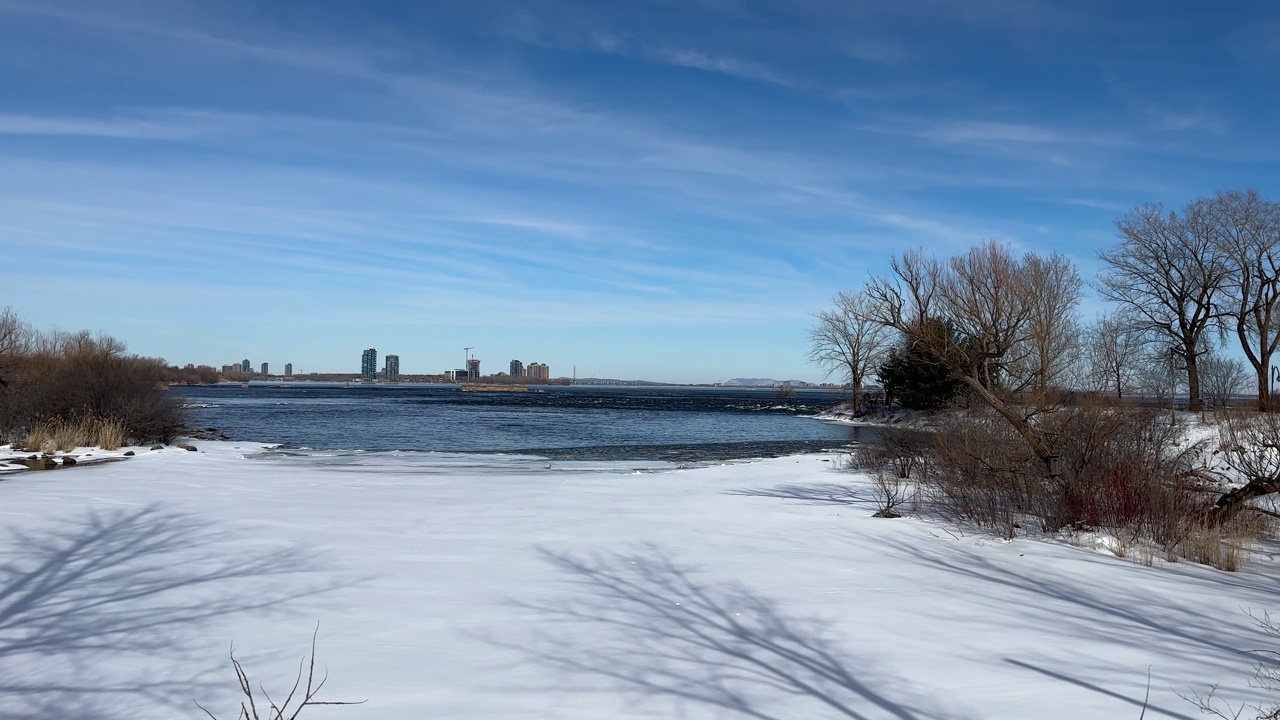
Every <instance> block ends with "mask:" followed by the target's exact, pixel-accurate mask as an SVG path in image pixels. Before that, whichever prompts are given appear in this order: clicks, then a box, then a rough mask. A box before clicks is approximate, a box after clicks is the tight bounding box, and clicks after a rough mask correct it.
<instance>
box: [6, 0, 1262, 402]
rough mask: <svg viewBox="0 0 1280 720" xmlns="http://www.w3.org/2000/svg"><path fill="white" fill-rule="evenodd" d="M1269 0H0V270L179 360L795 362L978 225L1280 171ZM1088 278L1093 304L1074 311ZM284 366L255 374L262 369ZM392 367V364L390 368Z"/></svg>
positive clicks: (651, 366)
mask: <svg viewBox="0 0 1280 720" xmlns="http://www.w3.org/2000/svg"><path fill="white" fill-rule="evenodd" d="M1278 27H1280V6H1277V5H1275V4H1274V3H1261V2H1245V3H1209V2H1203V1H1201V2H1197V1H1192V2H1185V3H1176V4H1172V5H1166V4H1161V5H1156V4H1154V3H1149V2H1148V3H1071V2H1065V1H1064V2H1052V1H1049V2H1039V1H1037V2H1028V1H1025V0H982V2H976V3H963V2H957V3H937V2H927V1H925V0H902V1H901V2H895V3H883V2H869V1H865V0H850V2H846V3H825V4H824V3H816V4H815V3H791V4H787V3H764V2H757V1H753V0H741V1H736V0H735V2H728V3H724V2H716V3H692V4H688V5H687V6H686V5H682V6H680V8H679V12H673V11H672V6H670V5H668V4H660V3H653V2H645V1H643V0H641V1H638V2H634V3H593V2H583V1H581V0H565V1H564V2H557V3H550V4H546V3H533V4H529V3H516V2H503V1H501V0H495V1H494V2H489V1H488V0H484V1H482V2H481V3H479V4H473V3H402V4H399V5H395V6H390V5H386V4H379V3H373V4H367V3H343V2H337V1H336V0H317V1H316V2H313V3H304V4H300V5H299V4H279V3H248V4H246V3H235V2H232V3H217V2H208V1H203V0H198V1H197V2H188V3H169V2H164V1H163V0H136V1H134V2H127V3H102V2H95V1H94V0H59V1H58V2H49V1H48V0H0V78H2V81H0V82H2V87H3V92H0V188H2V189H3V192H0V247H3V249H4V250H5V251H6V253H5V254H6V256H8V257H12V258H20V259H21V262H10V263H5V264H3V265H0V286H3V287H4V288H5V300H4V301H3V302H5V303H9V304H11V305H12V306H13V308H14V310H15V311H16V312H17V313H18V314H19V315H20V316H22V317H24V318H26V319H27V320H29V321H31V322H32V323H34V324H36V325H38V326H40V327H59V328H65V329H77V330H78V329H81V328H85V329H89V330H91V331H95V332H96V331H102V332H106V333H108V334H110V335H113V336H115V337H118V338H120V339H122V340H124V341H126V342H127V343H128V345H129V349H130V351H132V352H136V353H140V354H143V355H149V356H159V357H163V358H165V359H167V360H168V361H169V362H171V363H174V364H179V365H181V364H183V363H187V362H193V363H200V364H205V363H216V364H217V365H216V366H221V365H222V364H224V363H226V364H230V363H231V362H232V361H235V360H238V359H239V358H241V357H242V356H243V355H244V354H245V353H250V357H251V358H255V359H257V360H258V361H259V362H261V360H262V359H263V358H266V359H269V360H271V361H272V362H273V363H274V362H276V361H275V359H277V358H279V359H283V358H286V357H288V358H292V361H293V362H294V363H295V364H296V365H297V366H298V367H299V368H300V369H305V370H307V371H317V372H348V371H349V370H348V368H350V367H351V366H352V357H353V351H352V349H353V348H357V349H358V348H361V347H364V346H366V345H368V344H369V343H370V342H371V341H375V342H378V343H382V345H383V346H385V347H386V348H388V349H392V350H394V351H395V352H396V353H398V354H399V355H400V357H401V358H402V363H401V372H402V373H403V374H426V373H432V374H436V373H439V372H441V371H442V370H444V369H446V368H458V367H459V366H460V364H459V362H458V360H459V359H460V358H461V356H462V348H463V347H466V346H473V347H475V348H477V350H476V352H477V353H479V356H480V357H483V358H485V359H486V362H485V364H486V367H487V368H500V367H503V366H504V365H505V364H506V363H508V361H509V359H510V358H511V357H517V356H518V357H521V358H525V359H526V360H525V361H526V362H527V361H528V360H531V359H533V358H537V359H538V362H545V363H547V364H548V365H550V366H551V368H552V370H553V372H554V373H556V374H558V375H569V374H571V373H572V368H573V367H574V366H577V368H578V376H579V377H591V376H596V377H617V378H636V379H652V380H659V381H671V382H715V381H718V380H723V379H725V378H727V377H775V378H811V379H813V380H815V381H817V380H821V379H822V377H823V374H822V372H821V371H820V370H819V369H817V368H815V367H814V366H812V365H810V364H809V363H808V361H807V359H806V353H807V350H808V343H807V339H806V333H807V331H808V329H809V327H810V325H811V323H812V319H811V313H814V312H816V311H819V310H822V309H824V308H826V307H827V306H828V304H829V302H830V300H831V298H832V297H833V296H834V295H835V294H836V293H837V292H838V291H840V290H846V289H850V288H856V287H858V286H859V285H860V284H861V283H862V282H863V281H864V280H865V278H866V277H867V274H868V273H882V272H884V271H885V270H886V266H887V262H888V259H889V257H890V255H891V254H892V253H894V252H898V251H902V250H907V249H914V248H918V247H924V248H926V249H927V250H929V251H930V252H935V253H937V254H939V255H943V256H946V255H950V254H952V253H954V252H956V251H958V250H962V249H964V248H967V247H969V246H971V245H973V244H974V243H976V242H978V241H981V240H983V239H985V238H995V239H997V240H1000V241H1002V242H1005V243H1008V244H1010V245H1011V246H1012V247H1014V248H1015V249H1017V250H1033V251H1039V252H1044V251H1050V250H1058V251H1062V252H1064V253H1066V254H1067V255H1068V256H1069V257H1070V258H1071V259H1072V260H1073V261H1074V262H1075V263H1076V264H1077V265H1078V266H1079V269H1080V273H1081V275H1082V276H1083V277H1084V278H1085V279H1086V280H1088V279H1092V278H1093V277H1095V276H1096V274H1097V270H1098V261H1097V259H1096V253H1097V252H1098V251H1099V250H1102V249H1105V248H1108V247H1109V246H1111V245H1112V243H1113V242H1114V239H1115V228H1114V225H1113V222H1114V220H1115V219H1116V218H1117V217H1119V216H1121V215H1122V214H1124V213H1125V212H1126V211H1128V210H1129V209H1131V208H1133V207H1135V206H1137V205H1140V204H1142V203H1147V202H1162V203H1164V204H1165V205H1166V207H1170V208H1173V207H1179V206H1181V205H1182V204H1183V203H1185V202H1186V201H1187V200H1190V199H1192V198H1196V197H1203V196H1206V195H1212V194H1213V193H1214V192H1215V191H1217V190H1220V189H1232V188H1246V187H1255V188H1257V189H1258V190H1259V191H1260V192H1261V193H1262V194H1263V195H1264V196H1267V197H1270V198H1277V197H1280V172H1277V170H1278V169H1280V149H1277V148H1276V144H1275V143H1274V142H1273V139H1274V138H1273V136H1274V114H1275V113H1274V108H1275V106H1276V104H1277V100H1278V99H1280V85H1277V83H1275V82H1274V78H1275V77H1277V75H1278V74H1280V47H1278V46H1277V43H1276V41H1275V36H1276V29H1277V28H1278ZM1099 306H1100V304H1099V303H1098V301H1097V300H1096V298H1094V297H1093V296H1090V297H1088V298H1087V299H1086V302H1085V305H1084V307H1083V312H1084V314H1085V315H1086V316H1091V315H1092V314H1093V313H1094V311H1095V310H1097V309H1098V308H1099ZM276 367H279V365H276ZM379 368H381V366H379Z"/></svg>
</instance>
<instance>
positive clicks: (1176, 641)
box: [0, 442, 1280, 720]
mask: <svg viewBox="0 0 1280 720" xmlns="http://www.w3.org/2000/svg"><path fill="white" fill-rule="evenodd" d="M196 444H197V445H198V447H199V452H185V451H181V450H177V449H173V448H169V449H165V450H162V451H155V452H152V451H147V450H146V449H145V448H139V449H136V450H137V451H138V455H137V456H136V457H134V458H131V459H129V460H128V461H125V462H115V463H104V464H101V465H97V466H90V467H75V468H68V469H59V470H52V471H40V472H37V471H31V472H22V473H17V474H14V475H11V476H6V479H5V480H4V481H3V482H0V717H4V718H32V719H34V718H37V717H39V718H46V717H58V718H70V717H75V718H87V719H90V720H115V719H117V718H118V719H120V720H123V719H125V718H128V719H129V720H149V719H151V718H155V719H157V720H158V719H160V718H166V719H167V718H197V717H203V715H202V714H201V713H200V711H199V710H198V709H197V708H196V707H195V705H194V704H193V703H192V701H193V700H199V701H200V702H201V704H203V705H205V706H206V707H209V708H210V709H211V710H213V711H214V713H215V714H217V715H218V716H219V717H222V718H224V719H225V718H233V717H234V716H235V713H234V712H233V710H234V708H235V707H236V703H237V702H238V701H237V698H236V694H235V679H234V676H233V675H232V672H231V667H230V664H229V661H228V659H227V651H228V649H229V648H230V647H231V645H232V644H234V646H235V651H236V656H237V657H238V658H240V659H241V660H242V661H243V662H244V665H245V667H246V669H247V670H248V672H249V673H250V675H251V676H252V677H253V678H254V681H255V683H257V682H261V683H263V684H264V685H265V686H266V688H267V690H269V691H271V690H272V689H273V688H275V689H276V691H275V692H280V693H283V692H284V691H285V690H284V689H282V688H285V689H287V686H288V684H289V683H290V682H291V681H292V679H293V674H294V672H296V668H297V662H298V661H299V660H300V659H301V658H302V656H303V654H304V652H305V651H306V650H307V649H308V647H309V643H310V639H311V635H312V632H313V631H314V630H315V629H316V626H317V624H318V626H319V630H318V640H317V653H318V655H319V664H320V665H322V666H324V667H326V668H327V670H328V673H329V681H328V684H327V685H326V687H325V689H324V691H323V693H322V695H321V697H322V698H327V699H338V700H364V699H367V700H368V702H366V703H365V704H362V705H357V706H350V707H316V708H310V709H308V710H307V711H304V713H303V714H302V718H304V719H305V718H316V719H322V718H350V719H352V720H359V719H361V718H378V719H379V720H385V719H387V718H393V719H399V718H403V719H405V720H409V719H413V720H418V719H420V718H421V719H430V718H463V719H470V718H475V719H477V720H478V719H480V718H485V719H490V718H564V719H569V718H581V719H586V718H591V719H593V720H594V719H597V718H620V719H631V718H673V717H679V718H695V719H696V718H720V717H757V718H813V719H820V718H869V719H870V718H897V719H899V720H905V719H909V718H920V719H924V718H957V719H960V718H975V719H976V718H1029V717H1035V718H1045V719H1055V718H1063V719H1066V718H1070V719H1072V720H1076V719H1078V718H1137V717H1138V715H1139V712H1140V706H1141V704H1142V700H1143V695H1144V692H1145V691H1146V687H1147V673H1148V669H1150V676H1151V681H1150V706H1149V707H1148V709H1147V711H1146V717H1147V718H1161V717H1165V718H1169V717H1172V718H1194V717H1197V716H1198V711H1197V710H1196V709H1195V708H1194V707H1193V706H1191V705H1190V704H1188V703H1187V702H1185V701H1184V700H1182V699H1181V698H1179V697H1178V693H1183V694H1187V693H1189V692H1191V691H1201V692H1204V691H1206V690H1207V689H1208V686H1209V685H1210V684H1212V683H1218V682H1220V683H1222V685H1221V687H1220V688H1219V690H1218V693H1219V695H1220V696H1223V697H1226V698H1228V699H1230V700H1232V701H1234V702H1239V701H1242V700H1252V701H1265V699H1266V698H1265V696H1264V695H1259V694H1258V692H1259V691H1256V690H1251V689H1249V688H1248V687H1247V680H1248V677H1249V675H1250V672H1251V665H1252V661H1251V659H1250V657H1249V656H1248V655H1245V654H1243V653H1242V652H1241V651H1242V650H1247V649H1254V648H1258V647H1265V646H1267V640H1266V638H1265V637H1264V636H1262V634H1261V633H1260V631H1258V630H1257V629H1256V628H1255V627H1254V625H1253V624H1252V622H1251V621H1250V619H1249V617H1248V616H1247V615H1246V614H1245V612H1244V611H1245V610H1250V609H1251V610H1253V611H1254V612H1255V613H1261V612H1262V611H1266V610H1272V609H1274V608H1275V606H1274V604H1273V602H1274V598H1275V597H1276V593H1277V590H1280V580H1277V578H1276V573H1275V568H1274V558H1273V557H1272V556H1271V555H1270V554H1269V553H1267V552H1259V553H1258V554H1256V555H1255V558H1254V562H1253V563H1252V564H1250V565H1249V566H1248V567H1247V568H1246V569H1245V570H1244V571H1243V572H1240V573H1224V572H1221V571H1216V570H1213V569H1210V568H1207V567H1201V566H1191V565H1186V564H1166V563H1162V562H1161V563H1157V564H1156V565H1155V566H1154V567H1146V566H1144V565H1142V564H1139V563H1136V562H1134V561H1132V560H1125V559H1120V558H1116V557H1113V556H1111V555H1109V554H1106V553H1103V552H1097V551H1092V550H1089V549H1085V548H1081V547H1073V546H1071V545H1069V544H1064V543H1054V542H1045V541H1040V540H1031V539H1018V540H1015V541H1013V542H1003V541H998V540H995V539H992V538H990V537H987V536H983V535H975V534H972V533H965V532H961V531H959V530H957V529H956V528H954V527H950V526H947V525H944V524H940V523H935V522H931V521H926V520H921V519H916V518H905V519H897V520H885V519H876V518H872V517H870V515H871V513H872V511H873V510H874V508H873V506H872V505H871V504H870V503H869V502H868V501H867V499H866V498H868V497H869V486H868V485H867V484H866V481H865V478H860V477H858V476H854V475H850V474H848V473H843V472H837V471H836V468H837V467H838V466H839V465H840V463H839V462H838V461H839V457H838V456H835V455H822V454H815V455H801V456H794V457H785V458H776V459H770V460H762V461H758V462H736V463H730V464H724V465H712V466H706V467H697V468H682V469H681V468H674V467H671V466H663V465H652V464H651V465H648V466H642V465H639V464H636V465H627V464H595V465H592V466H585V467H579V466H575V465H572V464H568V463H556V464H554V465H553V466H552V467H550V468H548V467H547V463H546V462H545V461H541V460H538V459H535V458H504V457H490V456H475V455H469V456H468V455H440V454H427V453H420V454H391V453H389V454H380V453H365V454H360V455H356V454H351V455H343V456H340V457H325V456H322V455H321V454H319V453H293V454H290V455H282V454H280V453H276V452H271V451H267V450H264V446H261V445H253V444H248V443H226V442H202V443H196ZM120 452H123V449H122V451H120ZM115 454H119V453H115Z"/></svg>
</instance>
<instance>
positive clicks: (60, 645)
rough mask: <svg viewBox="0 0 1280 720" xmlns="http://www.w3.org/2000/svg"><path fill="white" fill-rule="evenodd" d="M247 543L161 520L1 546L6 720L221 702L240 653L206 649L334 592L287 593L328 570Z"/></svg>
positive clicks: (112, 714)
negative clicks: (216, 629) (230, 665)
mask: <svg viewBox="0 0 1280 720" xmlns="http://www.w3.org/2000/svg"><path fill="white" fill-rule="evenodd" d="M238 540H239V538H236V537H235V536H233V535H232V534H230V533H226V532H221V531H218V530H215V529H214V528H213V527H211V526H210V525H209V524H208V523H205V522H203V521H200V520H198V519H196V518H193V517H191V516H188V515H182V514H177V513H172V512H166V511H163V510H160V509H158V508H156V507H148V508H143V509H141V510H132V511H107V512H92V513H89V514H88V515H86V516H84V517H82V518H80V519H78V520H75V521H62V522H51V523H50V525H49V527H48V528H47V529H45V530H43V531H41V532H39V533H28V532H17V531H14V532H12V533H10V537H9V538H8V539H7V542H4V543H3V544H2V545H0V548H3V550H0V707H3V708H4V713H3V716H4V717H5V718H7V719H9V720H23V719H28V718H30V719H31V720H34V719H35V718H47V717H58V718H72V717H74V718H80V719H83V720H112V719H115V718H126V717H137V716H138V711H139V710H140V709H142V708H143V707H145V706H148V705H159V706H168V707H170V708H173V707H178V706H182V707H191V701H192V699H193V697H195V696H196V695H197V694H199V693H201V691H202V690H203V691H206V692H209V691H212V692H213V693H214V694H221V692H222V690H223V689H224V688H225V687H227V686H229V684H230V683H228V682H227V681H228V680H230V681H231V683H234V678H231V677H230V675H229V672H228V671H227V670H226V663H227V661H226V657H225V651H226V640H224V639H215V638H208V637H205V636H204V633H205V631H206V629H207V628H206V625H207V624H208V623H210V621H213V620H215V619H218V618H222V617H225V616H229V615H236V614H240V613H250V612H258V613H262V612H274V611H276V610H278V609H280V608H281V606H282V604H284V603H286V602H287V601H290V600H294V599H297V598H300V597H302V596H306V595H313V594H316V593H318V592H322V591H324V590H326V589H329V588H326V587H321V586H319V585H315V584H312V585H305V586H300V585H299V583H298V582H297V581H296V580H294V581H289V582H285V581H286V579H287V578H288V577H289V576H294V575H297V574H298V573H305V572H309V571H311V570H314V569H316V568H315V566H314V563H313V562H312V561H311V560H310V559H309V556H308V555H307V554H305V553H303V552H302V551H300V550H298V549H296V548H286V549H276V550H272V549H266V550H264V549H262V548H261V547H257V548H255V547H254V546H253V545H251V544H245V543H243V542H237V541H238ZM210 651H212V652H213V653H214V654H209V652H210ZM224 676H225V677H224ZM144 714H145V713H144Z"/></svg>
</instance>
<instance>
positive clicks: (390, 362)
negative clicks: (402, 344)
mask: <svg viewBox="0 0 1280 720" xmlns="http://www.w3.org/2000/svg"><path fill="white" fill-rule="evenodd" d="M386 374H387V379H388V380H395V379H396V378H398V377H400V356H399V355H388V356H387V373H386Z"/></svg>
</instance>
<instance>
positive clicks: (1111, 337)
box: [1086, 313, 1147, 400]
mask: <svg viewBox="0 0 1280 720" xmlns="http://www.w3.org/2000/svg"><path fill="white" fill-rule="evenodd" d="M1086 335H1087V337H1088V338H1089V340H1088V343H1087V348H1086V362H1087V365H1088V369H1087V374H1088V376H1089V379H1090V381H1091V384H1092V385H1093V387H1094V388H1095V389H1098V390H1104V391H1106V392H1111V393H1115V396H1116V399H1117V400H1123V399H1124V394H1125V393H1126V392H1129V391H1131V390H1133V389H1135V388H1137V387H1140V384H1139V382H1140V375H1141V368H1142V365H1143V364H1142V360H1143V359H1144V355H1145V354H1146V351H1147V339H1146V338H1145V337H1144V336H1143V333H1142V332H1141V331H1139V330H1135V329H1134V323H1133V322H1132V321H1131V320H1128V319H1126V318H1124V317H1123V316H1121V315H1117V314H1114V313H1111V314H1104V315H1102V316H1100V317H1098V319H1097V320H1095V321H1094V322H1093V324H1092V325H1091V326H1090V327H1089V329H1088V331H1087V332H1086Z"/></svg>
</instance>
